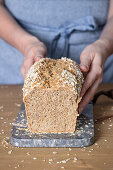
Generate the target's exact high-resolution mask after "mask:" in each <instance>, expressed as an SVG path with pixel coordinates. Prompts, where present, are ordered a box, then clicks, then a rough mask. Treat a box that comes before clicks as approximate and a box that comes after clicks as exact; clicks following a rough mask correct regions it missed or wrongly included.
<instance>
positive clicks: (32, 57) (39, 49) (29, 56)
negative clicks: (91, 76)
mask: <svg viewBox="0 0 113 170" xmlns="http://www.w3.org/2000/svg"><path fill="white" fill-rule="evenodd" d="M46 54H47V48H46V46H45V45H44V43H42V42H41V41H39V40H38V39H37V38H34V39H33V41H30V42H29V43H28V45H27V46H26V48H25V49H24V53H23V55H24V61H23V64H22V66H21V74H22V75H23V78H24V79H25V77H26V74H27V72H28V70H29V69H30V67H31V66H32V65H33V64H34V63H35V62H36V61H39V60H40V59H41V58H44V57H45V56H46Z"/></svg>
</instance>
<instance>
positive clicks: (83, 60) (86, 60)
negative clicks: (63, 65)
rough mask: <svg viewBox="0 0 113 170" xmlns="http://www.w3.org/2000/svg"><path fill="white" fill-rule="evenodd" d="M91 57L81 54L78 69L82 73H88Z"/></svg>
mask: <svg viewBox="0 0 113 170" xmlns="http://www.w3.org/2000/svg"><path fill="white" fill-rule="evenodd" d="M93 58H94V57H92V56H89V54H84V53H83V54H81V56H80V69H81V71H83V72H88V71H89V69H90V66H91V63H92V61H93Z"/></svg>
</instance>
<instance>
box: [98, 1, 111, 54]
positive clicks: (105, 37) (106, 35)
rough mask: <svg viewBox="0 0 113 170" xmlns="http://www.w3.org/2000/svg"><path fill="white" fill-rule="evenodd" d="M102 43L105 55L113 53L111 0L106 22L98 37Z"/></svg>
mask: <svg viewBox="0 0 113 170" xmlns="http://www.w3.org/2000/svg"><path fill="white" fill-rule="evenodd" d="M99 40H100V41H102V43H104V45H105V48H106V51H107V54H106V55H107V56H109V55H111V54H113V0H110V3H109V10H108V16H107V23H106V25H105V27H104V29H103V31H102V34H101V36H100V38H99Z"/></svg>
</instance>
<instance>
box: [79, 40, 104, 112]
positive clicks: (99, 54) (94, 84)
mask: <svg viewBox="0 0 113 170" xmlns="http://www.w3.org/2000/svg"><path fill="white" fill-rule="evenodd" d="M106 58H107V49H106V45H105V43H104V41H102V40H97V41H95V42H94V43H92V44H90V45H88V46H87V47H86V48H85V49H84V50H83V52H82V53H81V56H80V69H81V71H82V72H83V74H85V80H84V84H83V87H82V90H81V97H82V100H81V102H80V103H79V114H81V112H82V111H83V110H84V109H85V107H86V105H87V104H88V103H89V102H90V100H91V99H92V98H93V96H94V94H95V92H96V90H97V88H98V86H99V84H100V83H101V82H102V77H103V76H102V75H103V67H104V63H105V60H106Z"/></svg>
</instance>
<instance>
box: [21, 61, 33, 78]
mask: <svg viewBox="0 0 113 170" xmlns="http://www.w3.org/2000/svg"><path fill="white" fill-rule="evenodd" d="M33 64H34V61H33V59H32V58H25V59H24V62H23V66H22V67H23V68H22V70H23V76H24V79H25V77H26V75H27V73H28V71H29V69H30V67H31V66H32V65H33Z"/></svg>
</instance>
